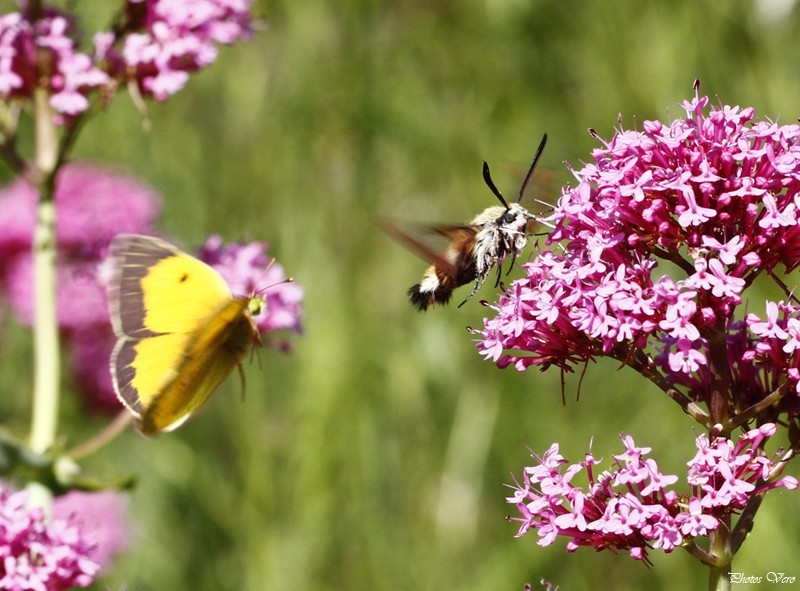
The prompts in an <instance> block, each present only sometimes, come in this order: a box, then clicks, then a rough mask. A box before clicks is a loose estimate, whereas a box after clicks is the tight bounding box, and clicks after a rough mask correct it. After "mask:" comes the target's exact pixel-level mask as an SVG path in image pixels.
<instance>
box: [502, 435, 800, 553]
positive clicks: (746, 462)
mask: <svg viewBox="0 0 800 591" xmlns="http://www.w3.org/2000/svg"><path fill="white" fill-rule="evenodd" d="M774 434H775V425H774V424H765V425H762V426H761V427H760V428H758V429H753V430H751V431H749V432H747V433H745V434H744V435H742V436H741V437H740V438H739V440H738V441H737V442H735V443H734V442H733V441H730V440H728V439H725V438H716V439H713V440H711V441H709V439H708V437H706V436H705V435H701V436H699V437H697V439H696V441H695V443H696V446H697V453H696V455H695V457H694V458H692V460H690V461H689V462H688V466H689V470H688V476H687V483H688V485H689V486H691V487H692V493H691V494H690V495H679V494H678V493H676V492H675V491H674V490H671V489H670V487H671V486H672V485H673V484H675V483H676V482H677V481H678V477H677V476H674V475H667V474H662V473H661V472H660V470H659V468H658V465H657V464H656V462H655V461H654V460H653V459H650V458H647V457H646V456H647V455H648V454H649V453H650V451H651V450H650V448H647V447H637V446H636V445H635V444H634V442H633V439H632V438H631V437H629V436H625V435H620V438H621V440H622V443H623V445H624V447H625V452H624V453H622V454H620V455H617V456H614V459H615V466H614V467H613V468H612V469H610V470H606V471H603V472H601V473H600V474H597V475H595V473H594V470H593V466H596V465H597V464H599V463H600V460H597V459H595V458H594V456H593V455H592V454H591V453H587V454H586V459H585V460H584V461H583V462H579V463H577V464H569V462H568V461H567V460H566V459H564V457H563V456H562V455H561V454H560V453H559V447H558V444H553V445H552V446H551V447H550V449H548V450H547V452H546V453H545V454H544V456H543V457H542V458H536V459H537V460H538V464H537V465H535V466H531V467H528V468H525V471H524V474H523V480H522V483H519V482H518V483H516V484H515V485H514V487H513V488H514V494H513V495H512V496H511V497H508V498H507V501H508V502H509V503H512V504H514V505H516V507H517V509H518V510H519V512H520V514H521V516H520V517H509V519H511V520H513V521H518V522H519V523H520V528H519V531H518V532H517V537H519V536H522V535H523V534H525V533H527V532H528V531H530V530H531V529H534V530H537V532H538V534H539V537H540V539H539V542H538V543H539V545H541V546H548V545H550V544H552V543H553V542H554V541H555V540H556V538H557V537H558V536H566V537H567V538H569V541H568V542H567V550H568V551H570V552H573V551H575V550H577V549H578V548H579V547H581V546H591V547H594V548H595V549H597V550H606V549H608V550H611V551H616V550H625V551H627V552H629V554H630V556H631V557H633V558H635V559H637V560H643V561H645V562H647V561H648V551H649V550H650V549H653V548H659V549H661V550H663V551H665V552H671V551H672V550H674V549H675V548H677V547H680V546H684V545H687V544H689V543H691V542H692V541H693V539H694V538H698V537H704V536H706V535H708V533H709V532H711V531H713V530H715V529H716V528H717V527H719V526H720V523H721V519H722V518H723V517H725V516H729V515H732V514H734V513H736V512H738V511H741V510H742V509H743V508H744V507H745V506H746V504H747V502H748V500H749V499H750V498H751V496H753V495H757V494H759V493H763V492H765V491H767V490H769V489H772V488H775V487H779V486H783V487H785V488H787V489H795V488H797V486H798V482H797V479H795V478H793V477H791V476H785V477H783V478H780V479H773V478H772V474H771V471H772V469H773V467H774V463H773V462H772V461H771V460H769V459H768V458H766V457H765V456H764V455H763V453H762V452H761V451H760V448H761V446H762V444H763V442H764V440H765V439H767V438H768V437H771V436H772V435H774ZM534 457H535V456H534ZM579 474H583V475H584V476H585V478H586V479H587V481H588V486H586V488H580V487H579V486H576V485H575V484H573V481H574V480H575V479H576V477H578V475H579Z"/></svg>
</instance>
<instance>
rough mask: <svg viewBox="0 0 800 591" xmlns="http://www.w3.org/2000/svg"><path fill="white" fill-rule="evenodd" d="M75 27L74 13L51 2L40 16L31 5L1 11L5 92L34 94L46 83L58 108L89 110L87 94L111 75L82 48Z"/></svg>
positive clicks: (0, 82) (0, 65)
mask: <svg viewBox="0 0 800 591" xmlns="http://www.w3.org/2000/svg"><path fill="white" fill-rule="evenodd" d="M75 29H76V26H75V23H74V21H73V20H72V17H70V16H69V15H67V14H64V13H61V12H59V11H57V10H55V9H52V8H49V7H48V8H45V9H44V10H43V16H42V17H41V18H39V20H37V21H31V19H30V15H29V14H28V13H27V11H25V12H23V13H11V14H6V15H3V16H2V17H0V97H2V98H5V99H11V98H26V99H30V98H32V97H33V91H34V89H35V87H36V86H37V85H41V84H43V85H44V86H45V87H46V88H47V89H48V90H49V91H50V94H51V96H50V105H51V106H52V107H53V109H54V110H55V111H56V112H57V113H59V114H61V115H63V116H66V117H72V116H75V115H78V114H80V113H82V112H83V111H85V110H86V109H87V108H88V106H89V101H88V99H87V95H88V94H89V93H90V92H92V91H94V90H97V89H99V88H101V87H103V86H105V85H107V84H108V83H109V82H110V78H109V76H108V74H106V72H104V71H102V70H101V69H99V68H98V67H96V66H95V64H94V62H93V60H92V58H91V57H89V56H88V55H86V54H84V53H81V52H79V51H78V50H77V43H76V40H75V37H74V31H75ZM62 120H63V118H62Z"/></svg>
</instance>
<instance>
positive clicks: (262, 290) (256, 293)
mask: <svg viewBox="0 0 800 591" xmlns="http://www.w3.org/2000/svg"><path fill="white" fill-rule="evenodd" d="M274 264H275V259H274V258H273V259H271V260H270V262H269V263H267V266H266V267H264V270H263V271H261V274H260V275H259V276H258V279H256V282H255V285H258V284H259V283H261V280H262V279H264V276H265V275H266V274H267V271H269V270H270V269H271V268H272V265H274ZM293 281H294V277H287V278H286V279H281V280H280V281H276V282H275V283H270V284H269V285H265V286H264V287H262V288H260V289H254V290H253V295H254V296H263V295H264V293H265V292H266V291H267V290H269V289H272V288H273V287H275V286H276V285H283V284H284V283H292V282H293Z"/></svg>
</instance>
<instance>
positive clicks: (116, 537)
mask: <svg viewBox="0 0 800 591" xmlns="http://www.w3.org/2000/svg"><path fill="white" fill-rule="evenodd" d="M127 510H128V498H127V496H125V495H123V494H121V493H116V492H111V491H103V492H93V493H88V492H80V491H72V492H69V493H67V494H65V495H62V496H60V497H56V499H55V501H54V503H53V519H56V520H63V521H71V522H74V523H76V524H77V525H78V526H79V527H80V528H81V532H82V534H83V535H84V536H85V538H86V540H87V541H89V542H91V546H92V548H93V553H92V559H93V560H94V562H96V563H97V564H98V565H99V566H100V571H108V569H109V568H110V566H111V563H112V560H113V558H114V556H116V555H117V554H119V553H120V552H123V551H124V550H125V549H126V548H127V547H128V544H129V542H130V538H131V533H130V531H129V528H128V524H127V522H126V520H125V516H126V513H127Z"/></svg>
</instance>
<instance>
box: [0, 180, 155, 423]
mask: <svg viewBox="0 0 800 591" xmlns="http://www.w3.org/2000/svg"><path fill="white" fill-rule="evenodd" d="M36 203H37V194H36V191H35V190H34V189H33V187H31V186H30V185H29V184H28V183H26V182H25V181H23V180H17V181H14V182H13V183H11V184H10V185H8V186H7V187H5V188H3V189H2V190H0V295H2V296H3V297H2V302H3V303H4V304H5V303H7V304H8V306H9V307H10V308H11V309H12V310H13V311H14V312H15V315H16V316H17V318H18V319H19V320H20V321H21V322H23V323H24V324H30V323H31V322H32V320H33V315H34V297H33V290H34V284H33V269H32V266H33V261H32V256H31V248H32V240H33V229H34V224H35V221H36V219H35V218H36ZM55 203H56V206H57V208H58V215H57V216H56V242H57V257H58V260H57V265H58V266H57V269H56V273H57V281H58V283H57V293H56V298H57V300H56V304H57V313H58V320H59V326H60V328H61V330H62V332H63V334H64V335H65V337H66V338H67V344H68V345H69V347H70V349H71V350H70V357H71V361H72V364H73V369H74V371H75V375H76V378H77V380H76V382H77V384H79V385H80V388H81V390H82V392H84V393H85V394H86V395H87V397H88V399H89V401H90V402H91V403H92V406H93V407H94V408H96V409H99V410H113V411H116V410H118V409H119V403H118V401H117V398H116V395H115V393H114V390H113V387H112V385H111V378H110V375H109V371H108V359H109V357H110V354H111V350H112V348H113V346H114V339H113V335H112V332H111V324H110V320H109V316H108V303H107V301H106V292H105V288H104V287H103V285H101V282H100V281H99V278H98V273H99V271H100V269H101V263H102V261H103V260H104V259H105V256H106V251H107V249H108V244H109V242H110V241H111V238H113V237H114V236H115V235H116V234H118V233H137V232H138V233H150V232H152V230H153V224H154V222H155V219H156V216H157V215H158V213H159V210H160V207H161V206H160V201H159V199H158V196H157V195H156V194H155V192H154V191H153V190H152V189H150V188H149V187H147V186H144V185H142V184H141V183H140V182H138V181H136V180H135V179H133V178H131V177H128V176H124V175H121V174H118V173H112V172H109V171H107V170H104V169H101V168H99V167H96V166H93V165H89V164H71V165H68V166H65V167H64V168H62V170H61V173H60V174H59V176H58V178H57V180H56V190H55Z"/></svg>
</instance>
